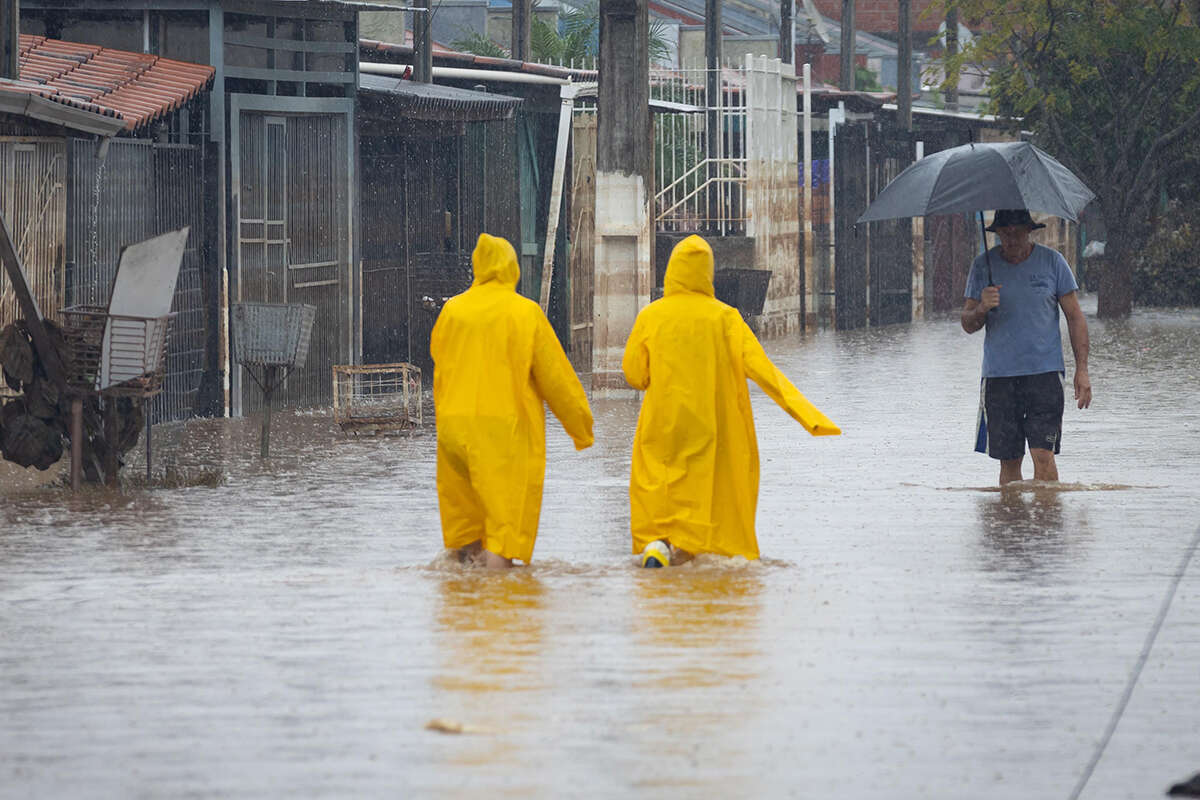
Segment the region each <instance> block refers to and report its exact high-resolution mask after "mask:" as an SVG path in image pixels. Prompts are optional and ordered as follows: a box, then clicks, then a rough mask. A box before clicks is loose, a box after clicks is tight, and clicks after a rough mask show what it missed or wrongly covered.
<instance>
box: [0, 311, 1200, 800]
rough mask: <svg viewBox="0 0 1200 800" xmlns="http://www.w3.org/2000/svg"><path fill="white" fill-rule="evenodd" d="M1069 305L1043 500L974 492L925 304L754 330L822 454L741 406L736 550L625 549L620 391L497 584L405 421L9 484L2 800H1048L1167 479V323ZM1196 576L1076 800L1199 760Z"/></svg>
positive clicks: (564, 456) (1145, 620) (1197, 455)
mask: <svg viewBox="0 0 1200 800" xmlns="http://www.w3.org/2000/svg"><path fill="white" fill-rule="evenodd" d="M1085 307H1086V306H1085ZM1091 322H1092V332H1093V336H1092V340H1093V346H1092V357H1091V358H1092V364H1091V372H1092V376H1091V377H1092V382H1093V385H1094V387H1095V389H1096V401H1095V403H1094V404H1093V407H1092V408H1091V409H1088V410H1086V411H1078V410H1076V409H1074V408H1070V407H1068V409H1067V413H1066V419H1065V423H1064V424H1065V429H1066V433H1067V442H1068V445H1067V447H1066V448H1065V449H1064V452H1063V453H1062V455H1061V456H1060V457H1059V459H1058V465H1059V471H1060V474H1061V475H1062V477H1063V483H1062V484H1058V485H1055V486H1048V485H1040V486H1039V485H1036V484H1034V483H1032V482H1026V483H1022V484H1019V485H1016V486H1013V487H1006V488H1005V489H1004V490H1000V489H998V488H996V487H995V486H994V485H993V484H994V481H995V475H996V466H995V464H994V463H993V462H992V461H991V460H990V459H988V458H986V457H983V456H980V455H978V454H976V453H974V452H973V450H972V444H973V440H972V432H973V426H974V422H975V410H976V403H977V398H978V371H979V362H980V348H981V341H980V340H979V338H978V337H967V336H966V335H965V334H963V333H962V331H961V329H960V328H959V326H958V322H957V319H956V318H954V317H947V318H945V319H940V320H934V321H930V322H926V323H919V324H915V325H912V326H901V327H896V328H875V329H868V330H863V331H852V332H832V331H821V332H818V333H813V334H810V335H807V336H803V337H791V338H788V339H782V340H775V341H771V342H768V343H767V350H768V352H769V354H770V356H771V358H772V359H773V360H774V361H775V362H776V363H777V364H778V365H779V366H780V367H781V369H783V371H784V372H785V373H787V374H788V375H789V376H790V377H791V378H792V379H793V380H794V381H795V383H796V384H797V386H798V387H799V388H800V389H801V390H802V391H804V392H805V394H806V395H808V396H809V397H810V398H811V399H812V400H813V401H814V403H816V404H817V405H818V406H819V407H821V408H822V410H823V411H825V412H826V413H828V414H829V415H830V417H831V418H832V419H834V420H836V421H838V422H839V423H840V424H841V425H842V427H843V430H844V434H843V436H840V437H822V438H813V437H810V436H808V434H806V433H805V432H804V431H803V430H802V429H801V428H800V426H799V425H797V424H796V423H795V422H794V421H793V420H791V419H790V418H789V417H787V416H786V415H785V414H783V412H781V411H780V410H779V409H778V408H776V407H775V406H774V405H773V404H771V403H770V401H769V400H767V399H766V398H765V397H764V396H763V395H762V394H761V393H760V392H758V391H757V390H756V389H752V401H753V403H754V412H755V423H756V426H757V430H758V440H759V450H760V454H761V459H762V478H761V493H760V498H759V506H758V535H759V544H760V547H761V550H762V552H763V554H764V556H765V558H764V560H763V561H762V562H760V563H753V564H747V563H739V562H724V561H721V560H709V559H704V558H701V559H699V560H698V562H697V563H694V564H692V565H688V566H683V567H677V568H670V569H667V570H647V571H642V570H639V569H637V568H636V567H635V566H634V564H635V559H634V558H632V557H631V556H630V554H629V531H628V520H629V511H628V494H627V486H628V464H629V456H630V447H631V444H632V438H633V430H634V425H635V424H636V419H637V404H636V403H631V402H626V401H604V402H596V403H594V404H593V406H594V411H595V418H596V435H597V444H596V446H595V447H593V448H591V449H589V450H586V451H583V452H576V451H575V450H574V447H573V446H572V444H571V442H570V440H569V439H568V438H567V437H566V436H565V435H564V434H563V433H562V431H561V430H560V429H559V428H558V427H557V426H556V424H555V423H553V422H550V424H549V425H548V431H547V448H548V459H547V474H546V487H545V500H544V504H543V513H542V521H541V528H540V533H539V537H538V543H537V550H536V551H535V557H534V561H533V564H532V566H530V567H529V568H526V569H519V570H515V571H512V572H510V573H503V574H495V573H489V572H487V571H485V570H479V569H471V568H468V567H464V566H462V565H459V564H457V563H454V562H452V561H450V560H448V559H446V558H444V557H443V556H442V555H441V535H440V531H439V527H438V515H437V504H436V494H435V491H434V471H435V458H434V455H435V454H434V437H433V435H432V429H431V428H430V429H427V430H425V431H424V432H421V433H418V434H417V435H411V436H409V435H405V436H396V437H384V438H374V437H362V438H357V439H355V438H349V437H346V436H343V435H342V434H341V433H340V432H339V431H338V430H337V428H336V426H335V425H334V424H333V422H332V420H331V418H330V415H329V414H328V413H326V412H316V413H281V414H279V415H278V416H277V417H276V418H275V419H274V420H273V426H272V454H273V457H272V458H271V459H270V461H269V462H266V463H264V462H261V461H259V459H258V457H257V452H258V420H256V419H250V420H197V421H194V422H191V423H189V424H187V425H184V426H167V425H163V426H158V427H157V428H156V429H155V448H156V455H155V477H154V480H153V481H152V488H150V489H146V488H145V487H143V486H140V485H138V483H137V482H136V481H131V482H130V484H129V485H128V486H127V487H126V488H125V490H124V491H121V492H114V491H111V490H106V489H88V490H86V491H84V492H82V493H80V494H79V495H71V494H70V493H69V492H66V491H65V490H63V489H62V488H61V487H55V486H49V487H47V486H44V485H40V484H39V482H37V481H33V482H17V481H12V482H5V483H3V485H0V642H3V645H2V646H0V797H8V796H12V797H125V796H164V797H174V796H217V797H223V796H253V797H296V796H304V797H328V798H345V797H377V796H419V797H478V796H508V797H521V798H558V797H564V796H582V795H586V796H594V797H621V798H624V797H632V796H636V797H672V798H673V797H698V798H707V797H715V796H729V797H757V796H763V797H766V796H772V797H775V796H789V795H795V796H813V797H825V796H832V797H851V798H857V797H866V796H871V795H873V794H878V793H880V792H883V793H887V794H890V795H895V796H899V797H972V798H996V799H997V800H999V799H1001V798H1003V799H1004V800H1007V799H1008V798H1012V797H1058V796H1065V795H1066V793H1067V792H1068V791H1069V789H1070V787H1071V786H1072V785H1073V784H1074V782H1075V779H1076V778H1077V776H1078V774H1079V770H1081V769H1082V768H1083V765H1084V764H1085V763H1086V761H1087V759H1088V757H1089V756H1090V754H1091V750H1092V747H1093V746H1094V744H1095V742H1096V740H1097V738H1098V736H1099V735H1100V733H1101V731H1102V730H1103V727H1104V725H1105V724H1106V722H1107V720H1108V715H1109V713H1110V711H1111V709H1112V707H1113V704H1114V703H1115V702H1116V700H1117V695H1118V694H1119V692H1120V690H1121V688H1122V686H1123V685H1124V680H1125V678H1126V677H1127V675H1128V670H1129V668H1130V666H1131V664H1132V662H1133V659H1134V657H1135V656H1136V654H1137V652H1138V651H1139V648H1140V647H1141V644H1142V642H1143V641H1144V637H1145V634H1146V630H1147V626H1148V625H1149V624H1150V621H1151V620H1152V619H1153V618H1154V615H1155V613H1156V611H1157V608H1158V605H1159V603H1160V602H1161V598H1162V592H1163V591H1164V589H1165V586H1166V579H1167V576H1168V575H1169V572H1170V570H1171V569H1172V568H1173V567H1174V565H1175V564H1176V563H1178V559H1179V555H1180V551H1181V548H1183V547H1184V546H1185V545H1186V544H1187V542H1188V541H1189V539H1190V536H1191V533H1192V532H1193V531H1194V526H1195V524H1196V522H1195V518H1196V511H1197V508H1198V504H1197V492H1196V486H1197V485H1198V484H1200V435H1197V434H1200V406H1197V404H1196V403H1195V397H1196V396H1197V394H1200V366H1197V365H1198V364H1200V360H1198V359H1196V358H1195V357H1194V354H1195V353H1196V351H1197V349H1198V346H1200V313H1197V312H1193V311H1181V312H1150V313H1139V314H1137V315H1135V316H1134V318H1133V319H1132V320H1130V321H1129V322H1127V323H1119V324H1114V323H1101V322H1098V321H1095V320H1091ZM1069 358H1070V356H1069V353H1068V363H1070V362H1069ZM135 452H136V453H137V454H138V455H139V457H140V452H141V451H140V448H139V449H138V451H135ZM140 467H141V464H140V463H139V462H137V461H135V462H134V463H133V464H132V465H131V467H130V469H131V471H132V472H131V474H136V473H137V472H138V471H139V470H140ZM948 490H949V491H948ZM1196 566H1197V565H1193V570H1192V574H1189V575H1188V576H1186V577H1185V579H1184V581H1183V582H1182V583H1181V585H1180V588H1179V593H1178V595H1177V598H1176V605H1175V607H1174V608H1173V609H1172V613H1171V615H1170V616H1169V617H1168V619H1167V622H1166V624H1165V625H1164V627H1163V630H1162V632H1161V634H1160V636H1159V642H1158V645H1157V646H1156V649H1155V652H1154V655H1153V657H1152V658H1151V659H1150V661H1149V662H1148V664H1147V667H1146V671H1145V673H1144V674H1143V677H1142V679H1141V682H1140V683H1139V684H1138V687H1137V691H1136V692H1135V694H1134V696H1133V700H1132V702H1131V704H1130V707H1129V709H1128V711H1127V712H1126V714H1125V717H1124V719H1123V720H1122V723H1121V727H1120V728H1119V729H1118V732H1117V735H1116V737H1114V739H1113V742H1112V744H1111V745H1110V746H1109V751H1108V753H1107V754H1106V756H1105V758H1104V760H1102V761H1101V763H1100V765H1099V768H1098V770H1097V773H1096V776H1095V777H1094V778H1093V782H1092V786H1093V787H1094V796H1097V797H1148V796H1153V795H1158V794H1160V793H1161V792H1162V791H1163V789H1164V788H1165V786H1166V785H1167V784H1168V783H1169V782H1170V780H1173V779H1177V778H1178V777H1179V776H1182V775H1186V774H1189V771H1194V769H1195V768H1196V764H1195V755H1196V754H1195V748H1194V743H1195V742H1197V741H1200V717H1197V715H1195V714H1192V713H1190V712H1189V711H1188V709H1187V705H1186V703H1184V702H1181V700H1180V698H1190V697H1196V696H1200V671H1198V670H1196V668H1195V665H1196V664H1197V663H1200V610H1198V604H1197V602H1196V599H1197V593H1198V592H1200V575H1198V574H1197V569H1196ZM435 719H442V720H449V721H451V722H453V723H456V724H458V725H461V726H462V727H461V729H462V730H464V731H469V732H468V733H464V734H463V735H447V734H445V733H440V732H437V731H431V730H427V729H426V725H427V724H428V723H429V722H430V721H431V720H435Z"/></svg>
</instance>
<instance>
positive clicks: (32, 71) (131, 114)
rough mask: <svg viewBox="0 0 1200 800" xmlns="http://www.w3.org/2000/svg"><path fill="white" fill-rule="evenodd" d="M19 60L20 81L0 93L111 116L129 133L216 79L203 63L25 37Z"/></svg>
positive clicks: (0, 84)
mask: <svg viewBox="0 0 1200 800" xmlns="http://www.w3.org/2000/svg"><path fill="white" fill-rule="evenodd" d="M20 58H21V67H20V78H19V79H18V80H5V81H0V91H3V92H6V93H14V94H19V93H29V94H35V95H39V96H41V97H44V98H46V99H47V100H50V101H52V102H55V103H61V104H62V105H65V106H70V107H72V108H77V109H81V110H84V111H89V112H92V113H94V114H99V115H101V116H105V117H114V118H116V119H119V120H121V121H122V122H123V123H124V126H125V129H126V130H130V131H132V130H136V129H138V128H140V127H142V126H144V125H147V124H149V123H151V122H154V121H155V120H157V119H159V118H160V117H162V116H164V115H166V114H169V113H170V112H172V111H174V110H175V109H177V108H179V107H180V106H181V105H183V104H184V103H186V102H187V101H189V100H191V99H192V98H193V97H195V96H196V95H197V94H198V93H199V92H201V91H203V90H204V89H206V88H207V87H208V86H209V85H210V84H211V82H212V79H213V74H214V70H213V68H212V67H210V66H207V65H204V64H191V63H188V62H185V61H174V60H172V59H169V58H162V57H161V56H155V55H150V54H148V53H131V52H128V51H126V50H113V49H111V48H107V47H99V46H97V45H90V44H80V43H78V42H65V41H61V40H59V39H47V38H46V37H44V36H30V35H27V34H22V35H21V44H20Z"/></svg>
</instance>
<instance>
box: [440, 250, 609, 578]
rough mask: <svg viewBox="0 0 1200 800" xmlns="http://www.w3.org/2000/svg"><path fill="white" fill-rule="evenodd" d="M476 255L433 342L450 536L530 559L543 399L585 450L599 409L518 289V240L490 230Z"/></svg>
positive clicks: (443, 507) (541, 464)
mask: <svg viewBox="0 0 1200 800" xmlns="http://www.w3.org/2000/svg"><path fill="white" fill-rule="evenodd" d="M471 261H472V264H473V266H474V268H475V281H474V283H472V284H471V288H469V289H467V291H465V292H463V293H462V294H460V295H458V296H456V297H452V298H451V299H450V300H448V301H447V302H446V305H445V306H444V307H443V308H442V312H441V314H440V315H439V317H438V320H437V324H435V325H434V327H433V335H432V339H431V342H430V351H431V352H432V355H433V361H434V370H433V401H434V406H435V409H436V412H437V488H438V506H439V509H440V511H441V517H442V537H443V539H444V541H445V544H446V547H449V548H457V547H463V546H465V545H468V544H471V543H472V542H476V541H480V540H482V541H483V547H484V549H486V550H489V551H491V552H493V553H496V554H497V555H499V556H501V557H503V558H517V559H520V560H521V561H524V562H525V563H529V560H530V559H531V558H532V557H533V545H534V540H535V539H536V538H537V528H538V516H539V515H540V513H541V507H542V482H543V479H544V476H545V472H546V430H545V410H544V407H543V401H545V402H546V403H548V404H549V405H550V410H551V411H553V412H554V414H555V416H557V417H558V419H559V420H560V421H561V422H562V424H563V427H564V428H565V429H566V431H567V433H568V434H569V435H570V436H571V438H572V439H573V440H574V442H575V448H576V449H578V450H582V449H583V448H585V447H587V446H589V445H590V444H592V411H591V409H590V408H589V407H588V402H587V395H585V394H584V391H583V387H582V386H581V385H580V383H579V378H578V377H576V375H575V371H574V369H572V367H571V364H570V362H569V361H568V360H567V356H566V354H565V353H563V349H562V346H561V345H560V344H559V342H558V338H557V337H556V336H555V335H554V330H553V329H552V328H551V327H550V322H549V321H548V320H547V319H546V315H545V314H543V313H542V310H541V309H540V308H539V307H538V305H537V303H534V302H533V301H531V300H528V299H526V298H524V297H521V296H520V295H519V294H517V292H516V285H517V279H518V278H519V277H520V268H519V267H518V265H517V254H516V251H514V250H513V247H512V245H511V244H509V243H508V242H507V241H505V240H504V239H500V238H497V237H495V236H489V235H488V234H486V233H484V234H480V236H479V241H478V243H477V244H476V246H475V252H474V253H473V255H472V258H471Z"/></svg>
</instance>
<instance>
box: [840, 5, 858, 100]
mask: <svg viewBox="0 0 1200 800" xmlns="http://www.w3.org/2000/svg"><path fill="white" fill-rule="evenodd" d="M838 87H839V88H841V89H842V90H844V91H847V92H853V91H854V0H842V79H841V81H839V83H838Z"/></svg>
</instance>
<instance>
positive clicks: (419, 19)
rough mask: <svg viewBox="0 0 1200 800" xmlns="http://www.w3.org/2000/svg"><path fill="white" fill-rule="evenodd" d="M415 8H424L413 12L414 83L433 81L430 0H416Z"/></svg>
mask: <svg viewBox="0 0 1200 800" xmlns="http://www.w3.org/2000/svg"><path fill="white" fill-rule="evenodd" d="M415 5H416V6H417V8H420V9H424V10H423V11H418V12H416V13H415V14H413V75H412V79H413V81H414V82H416V83H433V40H432V39H431V38H430V33H429V26H430V23H432V21H433V20H432V17H433V12H432V11H431V10H430V0H416V3H415Z"/></svg>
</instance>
